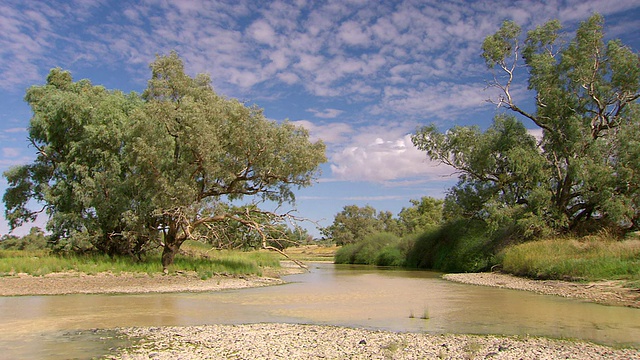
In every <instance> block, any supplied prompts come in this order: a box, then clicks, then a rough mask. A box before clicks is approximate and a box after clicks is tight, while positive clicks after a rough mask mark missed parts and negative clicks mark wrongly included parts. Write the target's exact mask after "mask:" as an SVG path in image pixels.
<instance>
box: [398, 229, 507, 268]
mask: <svg viewBox="0 0 640 360" xmlns="http://www.w3.org/2000/svg"><path fill="white" fill-rule="evenodd" d="M497 246H498V242H497V241H496V240H494V238H492V237H491V236H490V232H489V231H488V229H487V226H486V224H485V223H484V222H482V221H475V220H455V221H451V222H448V223H446V224H444V225H443V226H441V227H439V228H437V229H434V230H431V231H427V232H425V233H423V234H421V235H419V236H418V237H417V238H416V240H415V244H414V246H413V248H412V249H411V250H410V251H409V253H408V255H407V262H406V265H407V266H409V267H417V268H427V269H435V270H441V271H448V272H476V271H482V270H487V269H489V268H490V267H491V266H492V265H493V264H494V252H495V250H496V248H497Z"/></svg>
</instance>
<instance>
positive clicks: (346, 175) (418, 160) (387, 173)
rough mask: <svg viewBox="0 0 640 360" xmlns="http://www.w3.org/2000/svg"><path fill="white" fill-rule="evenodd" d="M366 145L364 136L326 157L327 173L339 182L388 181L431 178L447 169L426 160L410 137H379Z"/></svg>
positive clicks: (448, 172)
mask: <svg viewBox="0 0 640 360" xmlns="http://www.w3.org/2000/svg"><path fill="white" fill-rule="evenodd" d="M379 135H380V136H379V137H376V138H375V139H373V141H370V142H364V141H363V140H366V137H362V138H360V139H354V140H355V142H354V143H352V144H351V145H349V146H346V147H345V148H343V149H342V150H341V151H338V152H336V153H334V154H332V155H331V156H330V163H331V165H330V166H331V172H332V174H333V176H334V177H335V178H337V179H339V180H350V181H373V182H390V181H393V180H396V179H403V178H407V177H416V176H419V177H423V178H424V179H425V180H427V179H435V178H438V177H442V176H447V175H450V174H451V173H452V171H451V169H450V168H448V167H446V166H443V165H440V164H438V163H435V162H431V161H428V159H427V158H426V155H425V153H424V152H422V151H420V150H418V149H417V148H416V147H414V146H413V144H412V143H411V135H404V136H401V137H390V136H386V135H385V134H379Z"/></svg>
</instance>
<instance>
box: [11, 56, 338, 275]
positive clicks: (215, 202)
mask: <svg viewBox="0 0 640 360" xmlns="http://www.w3.org/2000/svg"><path fill="white" fill-rule="evenodd" d="M150 68H151V79H150V80H149V82H148V87H147V89H146V90H145V91H144V93H143V94H142V96H139V95H137V94H130V95H125V94H123V93H121V92H119V91H108V90H106V89H104V88H103V87H101V86H94V85H92V84H91V82H89V81H88V80H80V81H78V82H73V80H72V77H71V75H70V74H69V72H66V71H62V70H60V69H53V70H52V71H51V72H50V74H49V76H48V77H47V83H46V84H45V85H43V86H33V87H31V88H30V89H29V90H28V91H27V95H26V97H25V99H26V101H27V102H28V103H29V105H30V106H31V109H32V111H33V117H32V119H31V122H30V126H29V140H30V141H31V143H32V144H33V145H34V147H35V148H36V149H37V151H38V156H37V158H36V160H35V161H34V162H33V163H32V164H29V165H23V166H18V167H14V168H11V169H9V170H8V171H7V172H5V173H4V176H5V177H6V178H7V181H8V184H9V186H8V188H7V191H6V193H5V194H4V196H3V201H4V203H5V206H6V212H5V214H6V218H7V219H8V220H9V222H10V226H11V227H12V228H15V227H17V226H19V225H21V224H22V223H23V222H25V221H31V220H33V219H34V218H35V216H36V215H37V213H38V210H31V209H29V208H28V206H27V205H28V204H31V203H33V201H35V202H37V203H40V204H41V205H43V206H44V210H45V211H46V213H47V215H48V216H49V219H50V220H49V222H48V224H47V229H48V230H49V231H51V233H52V236H51V238H52V239H53V243H54V245H55V246H56V247H57V248H58V249H62V250H79V251H89V250H94V249H97V250H98V251H100V252H103V253H107V254H110V255H136V256H138V257H140V256H142V255H143V254H144V253H145V251H148V250H149V248H150V247H153V246H154V245H156V246H157V245H158V244H162V245H163V247H164V254H163V256H162V263H163V265H164V266H165V267H166V266H168V265H169V264H171V263H172V261H173V258H174V257H175V255H176V254H177V253H178V250H179V249H180V246H181V245H182V243H183V242H184V241H186V240H187V239H191V238H201V237H202V236H207V235H212V234H213V233H215V232H216V229H214V227H215V226H213V225H212V224H215V223H216V222H229V221H234V222H235V224H233V225H234V226H236V227H237V228H238V229H239V228H246V229H249V230H248V231H244V232H240V233H239V235H240V236H239V238H243V237H244V236H245V235H247V234H248V233H250V236H251V239H255V238H256V237H257V238H258V239H259V240H260V243H261V244H262V245H263V246H267V242H268V240H269V239H270V238H271V237H273V235H274V234H277V233H279V230H278V225H280V224H282V223H283V222H284V221H285V220H286V219H287V217H286V216H282V215H280V214H275V213H270V212H265V211H262V210H261V209H259V208H258V207H257V206H256V205H251V206H246V207H241V208H234V207H230V206H227V205H226V202H227V201H233V200H240V199H243V198H244V197H246V196H251V197H253V198H256V200H257V201H260V200H269V201H273V202H276V203H280V204H282V203H284V202H293V201H294V199H295V197H294V193H293V190H294V189H295V188H300V187H306V186H309V185H311V183H312V181H313V179H314V178H315V177H316V176H317V175H318V171H319V168H318V167H319V164H320V163H322V162H324V161H326V158H325V154H324V150H325V148H324V144H323V143H322V142H320V141H318V142H315V143H312V142H310V141H309V135H308V133H307V131H306V130H305V129H304V128H302V127H297V126H294V125H293V124H291V123H289V122H284V123H282V124H279V123H276V122H274V121H270V120H268V119H266V118H265V116H264V114H263V113H262V110H261V109H259V108H257V107H255V106H246V105H245V104H244V103H242V102H240V101H238V100H236V99H228V98H225V97H223V96H220V95H218V94H217V93H215V92H214V91H213V88H212V87H211V81H210V79H209V77H208V76H206V75H202V74H201V75H197V76H196V77H193V78H192V77H190V76H188V75H187V74H185V72H184V66H183V63H182V60H181V59H180V58H179V57H178V55H177V54H176V53H175V52H172V53H170V54H169V55H168V56H158V57H157V58H156V60H155V61H154V62H153V63H152V64H151V65H150ZM280 229H282V228H280ZM218 231H219V228H218ZM236 235H238V234H236Z"/></svg>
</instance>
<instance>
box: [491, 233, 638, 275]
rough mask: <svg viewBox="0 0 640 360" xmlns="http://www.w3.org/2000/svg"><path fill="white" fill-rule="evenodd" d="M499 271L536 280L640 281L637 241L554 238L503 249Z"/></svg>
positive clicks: (601, 238) (604, 238)
mask: <svg viewBox="0 0 640 360" xmlns="http://www.w3.org/2000/svg"><path fill="white" fill-rule="evenodd" d="M500 258H501V259H502V266H503V269H504V270H505V271H507V272H510V273H513V274H515V275H520V276H527V277H532V278H538V279H570V280H586V281H596V280H602V279H621V280H631V281H632V282H634V283H638V282H639V281H640V240H637V239H630V240H622V241H618V240H615V239H612V238H607V237H587V238H555V239H548V240H542V241H534V242H528V243H524V244H520V245H516V246H513V247H509V248H507V249H505V250H504V251H503V252H502V253H501V254H500Z"/></svg>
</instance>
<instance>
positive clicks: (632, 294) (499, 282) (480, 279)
mask: <svg viewBox="0 0 640 360" xmlns="http://www.w3.org/2000/svg"><path fill="white" fill-rule="evenodd" d="M442 278H443V279H445V280H449V281H454V282H459V283H464V284H472V285H482V286H492V287H499V288H505V289H514V290H525V291H531V292H535V293H538V294H545V295H556V296H562V297H567V298H574V299H580V300H585V301H589V302H595V303H599V304H603V305H615V306H628V307H633V308H640V292H639V291H638V290H636V289H631V288H626V287H624V282H623V281H613V280H609V281H598V282H589V283H580V282H569V281H560V280H532V279H527V278H522V277H517V276H513V275H509V274H502V273H461V274H445V275H443V276H442Z"/></svg>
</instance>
